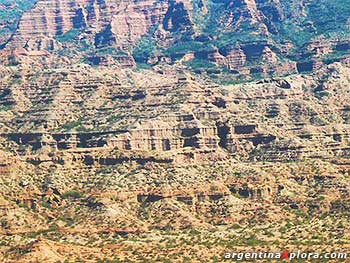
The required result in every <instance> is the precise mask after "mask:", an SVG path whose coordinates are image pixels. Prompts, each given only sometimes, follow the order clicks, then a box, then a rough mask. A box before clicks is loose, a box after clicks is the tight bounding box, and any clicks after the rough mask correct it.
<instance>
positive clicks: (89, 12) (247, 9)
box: [6, 0, 349, 81]
mask: <svg viewBox="0 0 350 263" xmlns="http://www.w3.org/2000/svg"><path fill="white" fill-rule="evenodd" d="M326 2H328V0H327V1H326ZM327 4H328V6H329V8H330V10H338V12H337V13H336V14H334V16H335V17H336V18H337V19H338V23H337V25H336V26H334V32H331V29H330V27H328V26H327V25H325V23H322V21H320V20H319V17H325V19H327V16H329V13H327V10H326V9H325V3H320V4H318V5H316V4H314V3H309V2H306V3H305V2H302V1H299V0H294V1H291V2H290V1H288V2H287V1H270V0H266V1H265V0H264V1H254V0H249V1H248V0H247V1H243V0H242V1H225V2H217V1H209V2H207V1H194V2H191V1H185V0H177V1H170V0H169V1H153V0H142V1H137V2H130V1H122V0H120V1H92V0H79V1H78V0H65V1H44V0H39V1H37V2H36V4H35V5H34V6H33V7H31V9H30V10H28V11H26V12H25V13H24V14H23V15H22V17H21V19H20V21H19V24H18V27H17V29H16V30H14V35H13V36H12V37H11V38H9V39H8V43H7V44H6V47H7V49H13V48H23V47H24V48H26V49H27V50H48V51H50V52H52V53H58V54H60V55H61V56H62V54H63V55H64V56H67V57H69V58H75V59H76V60H81V59H85V58H86V57H93V58H92V59H91V60H89V63H90V64H94V65H106V64H113V63H120V64H121V65H122V66H125V67H130V66H134V63H132V62H130V61H132V60H136V62H138V63H146V64H148V65H149V66H155V65H161V64H164V63H170V64H172V63H175V62H179V61H180V62H181V63H182V64H183V65H184V66H185V67H187V68H189V69H191V70H193V71H196V72H202V73H207V74H209V75H212V74H211V71H210V67H211V66H212V64H211V63H212V62H213V63H214V65H215V66H216V67H217V71H218V72H220V74H221V75H220V78H223V79H225V78H227V79H229V80H231V81H232V80H237V79H239V78H245V79H247V78H252V77H259V76H261V75H263V76H271V75H286V74H290V73H296V72H304V71H307V70H308V68H309V66H305V65H304V64H303V63H308V65H312V64H315V63H316V64H319V65H320V64H322V63H326V64H327V63H330V62H334V61H339V60H340V59H341V58H342V57H343V56H344V55H345V54H347V53H348V52H349V48H348V47H347V46H346V45H342V44H341V43H343V42H344V41H347V37H346V36H345V37H344V34H342V33H341V32H346V30H347V28H348V21H347V20H346V19H344V16H345V15H344V14H343V13H344V12H345V11H346V10H347V8H348V7H347V6H345V7H343V8H342V9H341V8H339V3H338V1H332V2H330V3H327ZM316 14H319V16H317V15H316ZM334 16H333V17H334ZM327 21H330V22H329V23H331V20H330V19H328V20H327ZM293 32H294V33H293ZM325 35H332V36H334V37H328V38H326V37H324V36H325ZM340 46H341V50H340V49H339V47H340ZM68 49H69V50H71V52H67V50H68ZM121 54H122V56H120V55H121ZM189 56H192V58H191V59H183V58H188V57H189ZM125 61H128V63H125ZM298 64H300V65H298ZM224 68H226V69H228V71H229V72H230V73H236V74H237V73H238V75H236V76H232V75H229V74H227V70H226V69H224ZM312 68H313V67H312Z"/></svg>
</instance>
